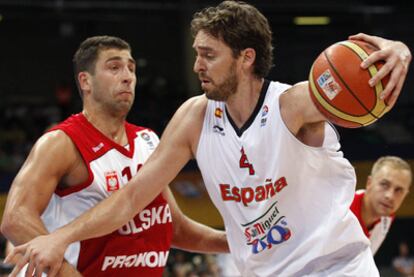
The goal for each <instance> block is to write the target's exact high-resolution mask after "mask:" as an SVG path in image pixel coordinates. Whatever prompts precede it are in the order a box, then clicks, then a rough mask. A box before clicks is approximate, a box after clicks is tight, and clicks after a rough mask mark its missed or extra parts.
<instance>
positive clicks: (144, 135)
mask: <svg viewBox="0 0 414 277" xmlns="http://www.w3.org/2000/svg"><path fill="white" fill-rule="evenodd" d="M141 138H142V139H143V140H145V141H149V140H150V139H151V138H150V136H149V135H148V133H146V132H143V133H141Z"/></svg>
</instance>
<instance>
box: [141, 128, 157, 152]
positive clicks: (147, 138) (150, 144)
mask: <svg viewBox="0 0 414 277" xmlns="http://www.w3.org/2000/svg"><path fill="white" fill-rule="evenodd" d="M141 138H142V139H143V140H144V141H145V142H146V143H147V144H148V147H149V149H150V150H153V149H154V148H155V146H154V143H153V142H152V140H151V137H150V135H149V134H148V133H147V132H142V133H141Z"/></svg>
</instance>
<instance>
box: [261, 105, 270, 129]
mask: <svg viewBox="0 0 414 277" xmlns="http://www.w3.org/2000/svg"><path fill="white" fill-rule="evenodd" d="M268 113H269V107H268V106H267V105H264V106H263V109H262V118H261V119H260V127H263V126H265V125H266V122H267V114H268Z"/></svg>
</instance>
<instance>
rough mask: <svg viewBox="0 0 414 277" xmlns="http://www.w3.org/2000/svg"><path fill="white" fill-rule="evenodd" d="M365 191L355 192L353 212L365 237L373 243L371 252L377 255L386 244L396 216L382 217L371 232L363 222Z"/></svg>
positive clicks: (352, 205)
mask: <svg viewBox="0 0 414 277" xmlns="http://www.w3.org/2000/svg"><path fill="white" fill-rule="evenodd" d="M364 195H365V190H364V189H360V190H357V191H356V192H355V196H354V201H352V204H351V211H352V212H353V213H354V214H355V216H356V217H357V218H358V221H359V224H360V225H361V227H362V230H363V231H364V233H365V235H366V236H367V237H368V238H369V240H370V241H371V251H372V254H373V255H375V254H376V253H377V251H378V249H379V248H380V246H381V244H382V243H383V242H384V240H385V238H386V237H387V234H388V231H389V230H390V228H391V224H392V222H393V221H394V215H391V216H381V218H380V219H379V220H378V221H376V222H375V223H374V225H373V226H372V227H371V229H370V230H368V227H367V226H366V225H365V222H364V221H363V220H362V214H361V213H362V201H363V199H364Z"/></svg>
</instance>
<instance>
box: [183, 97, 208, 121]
mask: <svg viewBox="0 0 414 277" xmlns="http://www.w3.org/2000/svg"><path fill="white" fill-rule="evenodd" d="M207 103H208V99H207V97H206V96H205V95H204V94H203V95H197V96H193V97H191V98H189V99H188V100H186V101H185V102H184V103H183V104H182V105H181V107H180V108H179V109H178V110H177V114H178V115H180V116H181V117H182V118H183V119H185V120H189V121H197V120H198V119H201V118H203V117H204V114H205V111H206V108H207Z"/></svg>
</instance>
